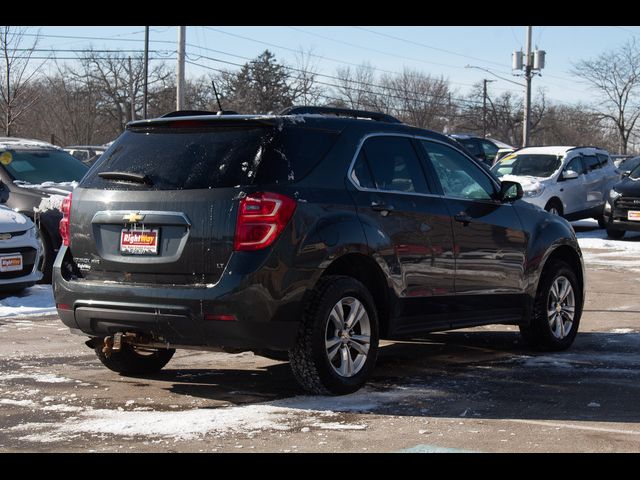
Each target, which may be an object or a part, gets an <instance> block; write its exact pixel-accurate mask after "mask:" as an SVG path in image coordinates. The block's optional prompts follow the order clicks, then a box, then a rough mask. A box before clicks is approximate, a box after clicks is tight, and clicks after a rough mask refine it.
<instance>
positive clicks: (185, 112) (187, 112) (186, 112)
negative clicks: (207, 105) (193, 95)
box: [160, 110, 239, 118]
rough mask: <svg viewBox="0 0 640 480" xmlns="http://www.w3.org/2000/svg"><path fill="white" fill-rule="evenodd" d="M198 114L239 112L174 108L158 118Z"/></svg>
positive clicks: (232, 113)
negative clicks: (174, 109) (173, 110)
mask: <svg viewBox="0 0 640 480" xmlns="http://www.w3.org/2000/svg"><path fill="white" fill-rule="evenodd" d="M198 115H239V114H238V112H234V111H233V110H219V111H217V112H209V111H207V110H176V111H175V112H169V113H165V114H164V115H162V116H161V117H160V118H173V117H195V116H198Z"/></svg>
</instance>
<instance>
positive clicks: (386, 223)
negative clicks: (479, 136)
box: [53, 107, 584, 394]
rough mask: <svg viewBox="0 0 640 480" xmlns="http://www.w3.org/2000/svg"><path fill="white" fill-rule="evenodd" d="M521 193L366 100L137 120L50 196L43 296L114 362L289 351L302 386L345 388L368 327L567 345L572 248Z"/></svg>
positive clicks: (446, 141)
mask: <svg viewBox="0 0 640 480" xmlns="http://www.w3.org/2000/svg"><path fill="white" fill-rule="evenodd" d="M521 197H522V189H521V187H520V186H519V184H517V183H513V182H508V181H504V182H502V183H500V182H499V181H497V180H496V179H495V178H494V177H493V176H492V175H491V174H489V173H487V172H486V171H485V170H484V169H483V168H482V167H480V166H479V163H478V161H477V160H475V159H473V158H472V157H470V156H468V155H467V154H466V153H464V152H463V151H462V150H461V149H460V148H459V147H458V146H457V143H456V142H454V141H452V140H451V139H450V138H448V137H446V136H444V135H441V134H438V133H435V132H432V131H428V130H423V129H419V128H414V127H410V126H408V125H405V124H403V123H401V122H400V121H398V120H396V119H395V118H393V117H390V116H388V115H384V114H380V113H375V112H364V111H355V110H346V109H334V108H322V107H294V108H290V109H287V110H285V111H283V112H282V113H281V114H280V115H260V116H258V115H253V116H252V115H193V116H185V117H182V116H179V115H176V114H174V115H173V116H171V117H164V118H159V119H151V120H145V121H137V122H132V123H129V124H128V125H127V128H126V130H125V132H124V133H123V134H122V135H121V136H120V137H119V138H118V139H117V140H116V141H115V143H114V144H113V145H112V146H111V148H109V150H107V151H106V152H105V153H104V156H103V158H102V159H101V161H100V163H99V164H97V165H96V166H95V167H94V168H92V169H91V170H90V171H89V173H88V174H87V175H86V177H85V178H84V179H82V181H81V182H80V184H79V185H78V187H77V188H76V189H75V190H74V191H73V194H70V195H69V196H68V197H67V199H66V200H65V202H64V204H63V207H62V209H63V212H64V217H63V219H62V221H61V223H60V230H61V234H62V237H63V239H64V241H63V246H62V247H61V250H60V253H59V254H58V258H57V260H56V263H55V266H54V282H53V285H54V296H55V301H56V307H57V309H58V313H59V316H60V319H61V320H62V322H63V323H64V324H65V325H67V326H68V327H70V328H71V331H72V332H74V333H78V334H80V335H85V336H88V337H89V341H88V342H87V345H89V346H90V347H91V348H94V349H95V352H96V354H97V356H98V358H99V359H100V360H101V361H102V363H103V364H104V365H105V366H106V367H107V368H109V369H111V370H114V371H116V372H119V373H121V374H125V375H130V374H135V375H145V374H151V373H153V372H156V371H158V370H160V369H161V368H162V367H163V366H164V365H165V364H166V363H167V362H168V361H169V360H170V359H171V357H172V355H173V354H174V352H175V349H176V348H183V347H184V348H200V349H219V348H223V349H226V350H231V351H236V352H237V351H242V350H250V351H254V352H257V353H259V354H262V355H266V356H271V357H275V358H281V357H282V355H283V354H286V353H287V352H288V358H289V360H290V365H291V369H292V371H293V375H294V377H295V378H296V379H297V381H298V382H299V383H300V385H301V386H302V387H303V388H304V389H305V390H307V391H309V392H312V393H316V394H326V393H329V394H345V393H349V392H353V391H355V390H357V389H358V388H360V387H361V386H362V385H363V384H364V383H365V381H366V380H367V378H368V377H369V375H370V374H371V372H372V369H373V368H374V364H375V362H376V357H377V353H378V342H379V339H381V338H382V339H397V338H407V337H409V338H411V337H415V336H417V335H419V334H422V333H425V332H434V331H444V330H449V329H455V328H463V327H471V326H475V325H486V324H489V323H501V324H512V325H518V326H519V327H520V332H521V334H522V337H523V338H524V340H525V341H526V342H528V343H529V344H530V345H532V346H533V347H536V348H542V349H548V350H562V349H565V348H568V347H569V346H570V345H571V343H572V342H573V340H574V338H575V335H576V332H577V330H578V325H579V322H580V316H581V312H582V306H583V300H584V271H583V264H582V254H581V252H580V248H579V247H578V243H577V240H576V237H575V233H574V232H573V229H572V228H571V225H570V224H569V223H568V222H567V221H566V220H564V219H562V218H560V217H558V216H554V215H549V214H548V213H547V212H544V211H542V210H540V209H538V208H536V207H534V206H532V205H530V204H528V203H526V202H523V201H521Z"/></svg>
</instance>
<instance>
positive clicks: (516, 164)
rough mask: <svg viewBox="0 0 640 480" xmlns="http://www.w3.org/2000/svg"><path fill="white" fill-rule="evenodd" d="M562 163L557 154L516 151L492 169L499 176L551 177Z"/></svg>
mask: <svg viewBox="0 0 640 480" xmlns="http://www.w3.org/2000/svg"><path fill="white" fill-rule="evenodd" d="M561 164H562V161H561V160H560V157H558V156H557V155H542V154H515V153H514V154H511V155H507V156H506V157H504V158H503V159H502V160H499V161H498V163H496V164H495V165H494V166H493V168H492V169H491V171H492V172H493V173H495V174H496V175H497V176H498V177H503V176H505V175H515V176H520V177H526V176H530V177H550V176H551V175H553V173H554V172H555V171H556V170H558V169H559V168H560V165H561Z"/></svg>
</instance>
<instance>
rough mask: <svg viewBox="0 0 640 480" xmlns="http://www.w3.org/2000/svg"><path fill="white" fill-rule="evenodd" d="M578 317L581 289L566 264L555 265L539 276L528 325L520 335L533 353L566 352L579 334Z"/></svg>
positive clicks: (546, 268)
mask: <svg viewBox="0 0 640 480" xmlns="http://www.w3.org/2000/svg"><path fill="white" fill-rule="evenodd" d="M581 315H582V285H581V284H580V282H578V279H577V277H576V274H575V272H574V271H573V269H572V268H571V267H570V266H569V265H568V264H567V263H565V262H563V261H554V262H553V263H551V264H550V265H548V266H547V267H545V269H544V270H543V272H542V277H541V279H540V283H539V285H538V291H537V293H536V298H535V302H534V306H533V315H532V318H531V324H530V325H528V326H520V334H521V335H522V338H523V340H524V341H525V343H526V344H528V345H529V346H531V347H533V348H535V349H538V350H546V351H558V350H565V349H567V348H569V347H570V346H571V344H572V343H573V341H574V339H575V337H576V334H577V333H578V327H579V325H580V317H581Z"/></svg>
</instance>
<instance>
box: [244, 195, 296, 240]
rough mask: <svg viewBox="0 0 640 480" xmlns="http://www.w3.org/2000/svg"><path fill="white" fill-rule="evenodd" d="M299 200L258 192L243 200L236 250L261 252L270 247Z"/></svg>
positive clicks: (289, 218)
mask: <svg viewBox="0 0 640 480" xmlns="http://www.w3.org/2000/svg"><path fill="white" fill-rule="evenodd" d="M295 209H296V201H295V200H294V199H292V198H289V197H287V196H285V195H280V194H279V193H271V192H259V193H252V194H250V195H247V196H246V197H244V198H243V199H241V200H240V206H239V208H238V221H237V223H236V234H235V238H234V241H233V249H234V250H236V251H238V250H260V249H261V248H265V247H268V246H269V245H271V244H272V243H273V242H274V241H275V240H276V239H277V238H278V236H279V235H280V233H282V230H284V228H285V227H286V226H287V223H289V220H291V216H292V215H293V212H294V211H295Z"/></svg>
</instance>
